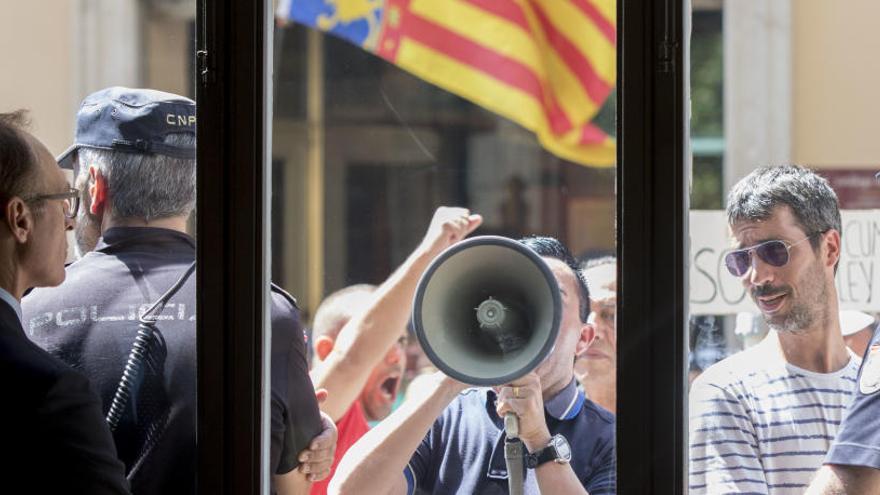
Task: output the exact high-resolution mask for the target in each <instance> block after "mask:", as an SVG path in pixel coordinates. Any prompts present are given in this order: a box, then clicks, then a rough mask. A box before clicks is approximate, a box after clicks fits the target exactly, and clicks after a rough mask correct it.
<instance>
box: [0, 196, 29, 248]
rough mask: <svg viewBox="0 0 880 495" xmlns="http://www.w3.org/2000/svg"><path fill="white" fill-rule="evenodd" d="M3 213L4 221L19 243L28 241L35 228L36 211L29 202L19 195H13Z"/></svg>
mask: <svg viewBox="0 0 880 495" xmlns="http://www.w3.org/2000/svg"><path fill="white" fill-rule="evenodd" d="M3 213H4V215H3V221H4V223H5V224H6V226H7V227H8V228H9V231H10V232H11V233H12V237H14V238H15V241H16V242H17V243H19V244H24V243H26V242H27V240H28V237H29V236H30V234H31V232H33V230H34V213H33V211H32V210H31V208H30V207H29V206H28V204H27V203H25V202H24V200H23V199H21V198H19V197H18V196H13V197H12V199H10V200H9V201H7V202H6V208H5V209H4V210H3Z"/></svg>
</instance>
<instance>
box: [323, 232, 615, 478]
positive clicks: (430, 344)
mask: <svg viewBox="0 0 880 495" xmlns="http://www.w3.org/2000/svg"><path fill="white" fill-rule="evenodd" d="M514 245H515V246H514ZM525 248H527V249H525ZM589 312H590V299H589V291H588V289H587V286H586V282H585V281H584V279H583V277H582V275H581V274H580V272H579V270H578V267H577V263H576V261H575V260H574V258H573V257H572V256H571V254H570V253H569V251H568V250H567V249H566V248H565V247H564V246H563V245H562V244H561V243H560V242H559V241H557V240H555V239H552V238H547V237H539V238H528V239H524V240H521V241H520V242H519V243H516V242H513V241H511V240H509V239H505V238H497V237H485V238H474V239H470V240H466V241H463V242H462V243H459V244H457V245H455V246H453V247H451V248H449V249H448V250H447V251H446V252H444V253H443V254H441V255H440V256H439V257H438V258H437V259H436V260H435V261H434V263H433V264H432V266H431V267H429V269H428V270H427V272H426V273H425V275H424V276H423V279H422V281H421V282H420V284H419V288H418V290H417V293H416V301H415V303H414V312H413V322H414V324H415V326H416V331H417V333H419V338H420V340H422V343H423V346H425V347H426V353H427V354H428V355H429V357H431V359H432V360H433V361H435V364H437V366H438V368H440V369H441V370H443V371H445V372H446V373H445V374H444V373H443V372H438V373H436V374H435V375H433V376H432V377H431V379H430V380H426V381H425V386H424V388H423V389H422V390H420V391H413V392H414V393H413V395H412V398H410V399H408V400H407V402H405V403H404V404H403V405H402V406H401V407H400V408H399V409H398V410H397V411H395V412H394V413H392V415H391V416H389V417H388V418H387V419H386V420H385V421H383V422H382V423H380V424H379V425H378V426H376V427H375V428H374V429H372V430H371V431H370V432H369V433H367V434H366V435H365V436H363V437H362V438H361V439H360V440H359V441H358V442H357V443H356V444H354V445H353V446H352V447H351V449H350V450H349V451H348V454H346V456H345V457H344V458H343V459H342V462H341V463H340V464H339V466H338V468H337V471H336V476H335V477H334V478H333V480H332V481H331V484H330V489H329V492H330V493H341V494H360V493H383V494H384V493H393V494H397V493H400V494H403V493H480V494H483V493H508V490H509V489H510V491H514V490H516V489H517V488H516V487H515V486H513V485H515V483H511V485H512V486H511V487H510V488H509V487H508V477H509V475H508V469H507V463H506V462H505V447H506V444H507V443H508V440H507V438H506V437H507V435H506V434H505V419H504V418H505V416H506V415H507V414H508V413H513V414H515V415H516V417H518V420H519V427H518V430H519V431H518V437H519V439H520V440H521V441H522V442H523V444H524V446H525V449H526V450H527V452H526V453H525V455H524V458H523V459H522V460H520V461H519V462H520V463H522V464H523V467H526V468H527V469H526V472H525V476H524V490H523V491H522V492H520V493H529V494H531V493H544V494H555V493H559V494H577V493H590V494H592V495H596V494H608V493H615V491H616V478H615V466H614V417H613V415H611V414H610V413H609V412H607V411H606V410H604V409H602V408H601V407H599V406H597V405H595V404H594V403H592V402H591V401H590V400H588V399H586V398H585V397H584V395H583V393H582V392H580V391H579V390H578V389H577V387H576V384H575V381H574V373H573V370H574V360H575V358H576V356H578V355H582V354H583V353H585V352H586V350H587V348H588V347H589V345H590V342H591V341H592V340H593V337H594V334H595V330H594V328H593V326H592V325H591V324H590V323H588V322H587V317H588V315H589ZM474 315H476V316H474ZM471 320H477V321H478V324H475V323H472V322H471ZM501 330H504V332H501ZM499 333H504V335H501V336H500V337H499V336H498V335H499ZM487 342H490V343H489V344H487ZM491 342H499V343H500V344H499V345H498V346H496V347H492V344H491ZM426 344H427V345H426ZM498 349H500V350H498ZM496 377H513V378H511V379H510V380H508V381H501V382H495V383H501V384H502V385H496V386H494V387H482V388H468V385H467V384H466V383H465V382H470V383H475V384H481V385H485V384H488V383H493V380H494V379H495V378H496ZM428 382H430V383H428ZM508 462H509V461H508ZM517 470H518V468H517V466H516V465H513V464H512V465H511V469H510V471H511V479H514V478H516V476H513V473H515V472H516V471H517Z"/></svg>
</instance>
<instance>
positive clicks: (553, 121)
mask: <svg viewBox="0 0 880 495" xmlns="http://www.w3.org/2000/svg"><path fill="white" fill-rule="evenodd" d="M305 1H306V0H293V2H292V6H291V10H289V11H288V13H289V15H290V17H292V18H294V19H295V20H297V21H300V22H306V23H308V24H311V25H313V26H318V27H321V28H324V29H325V30H328V31H330V32H334V34H339V35H341V36H344V37H347V38H349V39H352V40H353V41H355V42H358V43H359V44H361V46H363V47H364V48H365V49H367V50H370V51H372V52H374V53H376V54H377V55H379V56H380V57H382V58H385V59H386V60H388V61H390V62H392V63H394V64H395V65H397V66H399V67H401V68H403V69H405V70H407V71H409V72H411V73H413V74H414V75H416V76H418V77H419V78H421V79H424V80H426V81H428V82H431V83H433V84H435V85H437V86H439V87H441V88H443V89H446V90H447V91H450V92H452V93H455V94H457V95H459V96H462V97H464V98H466V99H468V100H470V101H472V102H474V103H476V104H478V105H480V106H482V107H485V108H487V109H489V110H491V111H493V112H495V113H498V114H499V115H502V116H504V117H506V118H508V119H510V120H512V121H514V122H517V123H518V124H520V125H522V126H523V127H525V128H527V129H529V130H530V131H532V132H534V133H535V134H536V135H537V136H538V139H539V141H540V142H541V144H542V145H543V146H544V147H545V148H546V149H547V150H549V151H550V152H552V153H554V154H556V155H558V156H560V157H562V158H565V159H567V160H570V161H573V162H577V163H581V164H585V165H593V166H611V165H613V164H614V162H615V158H616V156H615V144H614V140H613V139H611V138H610V137H608V136H607V135H606V134H605V133H604V132H603V131H602V130H601V129H599V128H598V127H596V126H595V125H593V124H591V122H590V121H591V120H592V118H593V117H594V116H595V115H596V113H597V112H598V111H599V108H600V107H601V106H602V104H603V102H604V101H605V100H606V98H607V97H608V95H609V93H610V92H611V90H612V89H613V87H614V85H615V81H616V69H617V67H616V45H617V33H616V10H615V9H616V4H615V0H384V2H378V1H376V0H372V1H371V0H359V1H358V0H325V2H326V3H325V4H324V5H325V6H326V5H327V4H329V5H330V7H331V12H330V14H329V15H328V14H327V13H323V14H320V15H314V16H313V14H312V13H308V12H307V10H308V9H305V10H304V11H303V12H305V15H303V12H300V15H297V4H298V3H304V2H305ZM311 1H312V2H314V0H311ZM312 12H314V8H313V10H312ZM346 12H348V13H353V12H360V13H365V15H364V16H363V17H362V18H361V19H367V20H368V21H372V22H370V23H369V24H370V25H369V26H368V32H367V34H366V36H356V37H355V36H351V35H350V34H349V33H350V32H354V31H350V30H349V32H346V29H345V28H346V26H345V24H346V23H345V22H344V21H346V20H347V21H349V22H348V27H352V26H353V24H352V22H354V19H351V17H352V16H351V14H349V18H348V19H342V18H341V17H340V15H341V14H345V13H346ZM334 15H335V16H336V19H337V21H341V22H337V24H330V23H328V22H326V19H333V16H334ZM320 18H323V19H324V21H320ZM309 19H313V21H312V22H309ZM319 21H320V22H319ZM322 24H323V25H322ZM337 25H338V26H339V27H340V28H341V29H334V27H335V26H337ZM353 38H359V39H353Z"/></svg>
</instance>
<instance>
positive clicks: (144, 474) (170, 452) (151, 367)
mask: <svg viewBox="0 0 880 495" xmlns="http://www.w3.org/2000/svg"><path fill="white" fill-rule="evenodd" d="M194 260H195V243H194V241H193V239H192V238H191V237H190V236H188V235H186V234H184V233H181V232H177V231H173V230H168V229H159V228H146V227H114V228H110V229H108V230H107V231H106V232H104V235H103V237H102V238H101V240H100V241H99V243H98V245H97V247H96V248H95V250H94V251H92V252H90V253H88V254H86V255H85V256H83V257H82V259H80V260H79V261H76V262H75V263H73V264H71V265H70V266H68V268H67V279H66V281H65V282H64V283H63V284H62V285H61V286H59V287H55V288H44V289H37V290H34V291H33V293H32V294H30V295H28V296H27V297H26V298H25V299H24V301H23V304H22V308H23V322H24V327H25V331H26V333H27V334H28V336H29V337H30V338H31V339H32V340H33V341H34V342H36V343H37V344H38V345H40V346H41V347H43V348H44V349H46V350H47V351H49V353H51V354H53V355H55V356H57V357H58V358H60V359H61V360H62V361H64V362H66V363H67V364H69V365H70V366H72V367H73V368H74V369H77V370H79V371H81V372H82V373H83V374H84V375H86V376H88V377H89V378H90V379H91V381H92V383H93V384H94V387H95V388H96V389H97V391H98V394H99V395H100V397H101V399H102V402H103V413H104V414H105V415H106V414H107V413H108V410H109V408H110V404H111V402H112V400H113V398H114V395H115V394H116V391H117V387H118V386H119V383H120V378H121V377H122V375H123V370H124V368H125V366H126V362H127V361H128V358H129V353H130V351H131V348H132V344H133V342H134V341H135V337H136V334H137V331H138V319H139V317H140V316H141V315H142V314H143V313H144V311H146V310H147V309H148V308H149V307H150V306H152V305H153V303H154V302H155V301H156V300H157V299H158V298H159V297H160V296H161V295H162V294H164V293H165V292H166V291H167V290H168V289H169V288H170V287H171V286H172V285H174V284H175V282H177V281H178V280H179V279H180V278H181V275H182V274H184V272H185V271H186V270H187V268H188V267H189V266H190V265H191V264H192V263H193V261H194ZM271 294H272V356H271V363H272V366H271V367H272V369H271V449H270V452H271V453H270V468H271V469H272V472H273V473H276V474H282V473H286V472H288V471H290V470H292V469H294V468H295V467H297V466H298V464H299V463H298V460H297V454H298V453H299V452H300V451H301V450H302V449H304V448H305V447H306V446H307V445H308V442H309V441H310V440H311V439H312V438H313V437H314V436H315V435H316V434H317V433H318V432H319V430H320V417H319V413H318V408H317V404H316V402H315V399H314V397H315V396H314V389H313V387H312V384H311V380H310V379H309V375H308V365H307V362H306V343H305V341H304V334H303V331H302V327H301V326H300V323H299V320H298V314H297V309H296V307H295V304H294V301H293V299H292V298H291V297H290V296H289V295H287V294H286V293H284V292H283V291H281V290H280V289H278V288H277V287H273V289H272V292H271ZM155 324H156V328H157V330H156V332H155V334H154V336H155V338H154V339H153V340H152V341H151V345H150V350H149V351H148V352H147V355H146V356H144V358H143V362H144V367H143V369H144V370H145V372H144V373H143V374H142V375H141V378H140V379H139V380H137V383H136V384H135V385H134V386H135V387H137V393H133V394H132V395H131V396H130V398H129V400H128V402H127V404H126V407H125V409H124V410H123V411H122V416H121V418H120V422H119V425H118V427H117V428H116V430H115V432H114V440H115V441H116V447H117V450H118V453H119V456H120V459H121V460H122V461H123V462H124V463H125V467H126V473H127V475H128V478H129V480H130V481H131V486H132V490H133V491H134V492H135V493H162V494H169V493H188V494H189V493H195V490H196V470H197V457H196V395H197V394H196V355H197V354H196V285H195V276H194V275H193V276H190V277H188V278H187V279H186V281H185V282H184V283H183V285H182V286H181V287H180V290H179V291H178V292H177V293H176V294H175V295H173V296H172V297H171V298H170V300H169V301H168V303H167V304H166V305H165V307H164V309H163V310H162V312H161V313H160V314H159V315H158V316H157V318H156V322H155Z"/></svg>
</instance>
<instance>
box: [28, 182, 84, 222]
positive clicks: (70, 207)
mask: <svg viewBox="0 0 880 495" xmlns="http://www.w3.org/2000/svg"><path fill="white" fill-rule="evenodd" d="M47 199H61V200H64V202H65V203H67V208H66V209H65V210H64V216H65V217H67V218H76V214H77V213H78V212H79V189H74V188H72V187H71V188H69V189H68V191H67V192H63V193H56V194H40V195H37V196H33V197H30V198H27V199H26V200H25V201H27V202H29V203H31V202H36V201H45V200H47Z"/></svg>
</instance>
